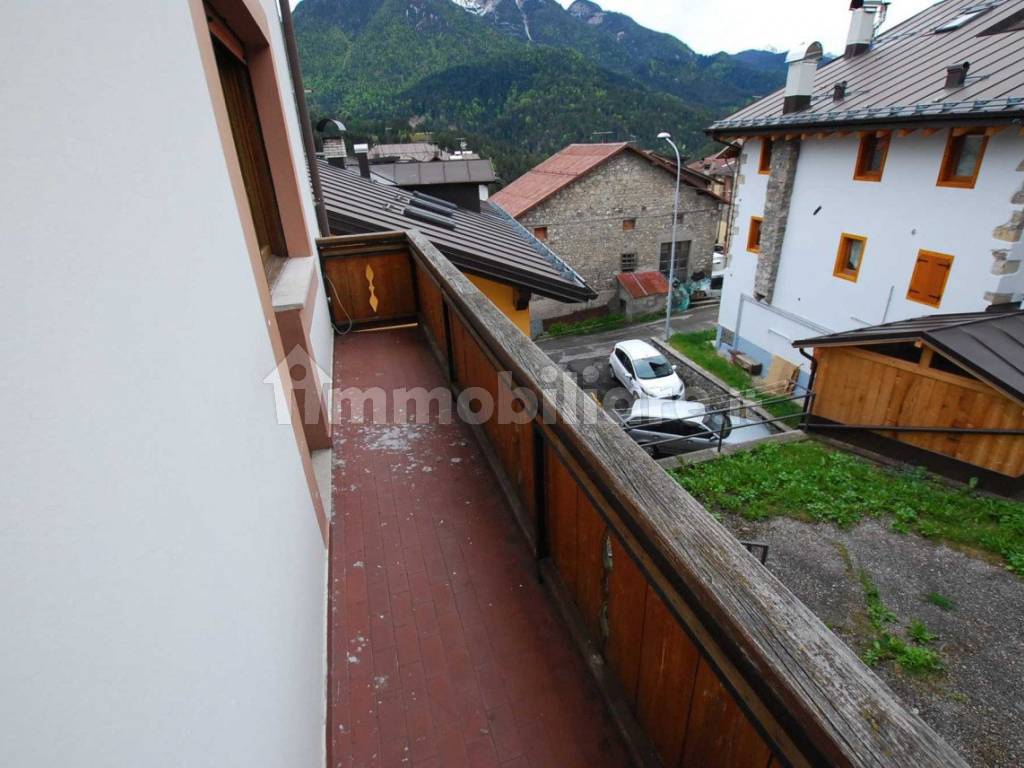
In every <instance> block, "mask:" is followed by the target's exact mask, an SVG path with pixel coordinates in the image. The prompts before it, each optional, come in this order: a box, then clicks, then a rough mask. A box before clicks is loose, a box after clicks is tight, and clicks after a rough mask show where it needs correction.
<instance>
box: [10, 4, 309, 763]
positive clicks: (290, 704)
mask: <svg viewBox="0 0 1024 768" xmlns="http://www.w3.org/2000/svg"><path fill="white" fill-rule="evenodd" d="M268 8H272V6H271V5H270V4H269V3H268ZM5 14H6V16H5V23H4V26H3V28H2V31H0V71H2V72H3V73H4V75H3V79H2V81H0V96H2V101H3V103H4V104H6V105H8V106H9V107H11V108H10V109H8V110H7V111H6V112H5V117H4V119H3V120H0V167H2V169H3V175H2V179H0V233H2V237H3V251H4V265H5V270H6V275H5V279H4V280H3V281H2V283H0V285H2V288H0V290H2V291H3V294H4V295H3V298H2V301H0V318H2V322H3V327H4V329H5V331H4V334H3V337H2V340H0V351H2V353H3V360H4V362H5V365H4V366H3V369H2V371H0V387H2V392H3V393H4V398H3V400H4V406H3V409H2V416H0V441H2V442H0V450H2V459H3V461H2V466H3V469H2V471H0V495H2V498H3V499H4V504H3V511H2V512H0V552H2V553H3V555H2V557H0V585H2V586H0V616H2V617H3V624H4V628H3V631H0V722H2V723H3V726H2V727H0V764H3V765H9V766H18V767H19V768H43V767H47V768H48V767H49V766H55V765H60V766H68V767H69V768H72V767H78V766H88V767H89V768H96V767H97V766H132V767H133V768H134V767H135V766H142V765H144V766H147V767H160V766H190V767H191V766H217V767H218V768H220V767H222V766H229V765H246V766H280V767H281V768H285V767H287V768H292V767H293V766H315V765H321V764H322V759H323V714H324V669H323V645H324V568H325V557H324V555H325V553H324V548H323V543H322V541H321V538H320V533H319V530H318V528H317V525H316V521H315V518H314V514H313V510H312V505H311V501H310V496H309V492H308V489H307V486H306V481H305V477H304V475H303V471H302V467H301V464H300V459H299V454H298V451H297V448H296V442H295V439H294V435H293V433H292V430H291V428H290V427H288V426H280V425H278V424H277V422H276V419H275V409H274V398H273V393H272V391H271V389H270V388H269V387H268V386H266V385H265V384H263V383H262V382H263V380H264V378H265V377H266V376H267V374H268V373H269V372H270V371H271V369H272V368H273V366H274V359H273V354H272V350H271V346H270V342H269V339H268V336H267V332H266V328H265V320H264V316H263V314H262V313H261V310H260V305H259V301H258V296H257V292H256V287H255V281H254V278H253V274H252V268H251V266H250V261H249V257H248V255H247V252H246V250H245V247H244V243H243V239H242V232H241V227H240V224H239V217H238V211H237V207H236V205H235V201H234V198H233V196H232V192H231V189H230V186H229V183H228V179H227V176H226V172H225V162H224V156H223V151H222V147H221V143H220V140H219V137H218V135H217V131H216V127H215V124H214V120H213V117H212V113H211V107H210V100H209V93H208V89H207V84H206V82H205V79H204V74H203V72H202V69H201V67H200V62H199V57H198V50H197V45H196V39H195V32H194V30H193V26H192V20H191V17H190V14H189V10H188V7H187V5H186V4H185V3H152V2H147V3H127V4H125V3H115V2H112V1H111V0H103V1H100V0H97V1H96V2H89V3H78V2H70V1H68V0H65V1H63V2H55V3H50V4H47V6H46V7H45V8H43V7H40V6H39V5H38V4H32V3H14V4H9V5H8V7H7V8H6V9H5ZM268 17H270V18H272V19H276V16H275V15H272V14H271V13H269V12H268ZM297 156H298V157H301V155H297ZM320 343H321V344H322V343H323V340H322V339H320Z"/></svg>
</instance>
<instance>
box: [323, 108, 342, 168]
mask: <svg viewBox="0 0 1024 768" xmlns="http://www.w3.org/2000/svg"><path fill="white" fill-rule="evenodd" d="M316 129H317V131H318V132H319V133H320V138H321V140H322V141H323V145H324V160H326V161H327V162H328V163H330V164H331V165H333V166H335V167H336V168H344V167H345V158H347V157H348V149H347V148H346V147H345V133H346V132H347V129H346V128H345V124H344V123H342V122H341V121H340V120H333V119H331V118H325V119H323V120H321V121H320V122H319V123H317V124H316Z"/></svg>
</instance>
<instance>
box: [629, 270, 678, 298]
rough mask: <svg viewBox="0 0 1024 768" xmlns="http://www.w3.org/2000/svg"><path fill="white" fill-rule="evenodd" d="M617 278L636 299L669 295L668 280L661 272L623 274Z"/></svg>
mask: <svg viewBox="0 0 1024 768" xmlns="http://www.w3.org/2000/svg"><path fill="white" fill-rule="evenodd" d="M616 278H617V279H618V281H619V285H621V286H622V287H623V288H625V289H626V291H627V292H628V293H629V295H630V296H632V297H633V298H634V299H643V298H645V297H647V296H664V295H665V294H667V293H668V279H667V278H666V277H665V276H664V275H663V274H661V272H623V273H622V274H619V275H616Z"/></svg>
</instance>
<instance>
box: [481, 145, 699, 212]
mask: <svg viewBox="0 0 1024 768" xmlns="http://www.w3.org/2000/svg"><path fill="white" fill-rule="evenodd" d="M623 152H633V153H635V154H637V155H639V156H640V157H642V158H644V159H645V160H649V161H650V162H651V163H653V164H654V165H656V166H658V167H659V168H662V169H664V170H665V171H667V172H668V173H671V174H673V175H675V172H676V166H675V163H672V162H669V161H668V160H665V159H664V158H662V157H659V156H658V155H655V154H654V153H652V152H646V151H644V150H642V149H638V148H636V147H634V146H633V145H632V144H627V143H625V142H619V143H617V144H570V145H569V146H568V147H566V148H565V149H563V150H562V151H561V152H559V153H557V154H555V155H552V156H551V157H549V158H548V159H547V160H545V161H544V162H543V163H541V164H540V165H538V166H537V167H536V168H534V169H533V170H532V171H528V172H527V173H525V174H523V175H522V176H520V177H519V178H518V179H516V180H515V181H513V182H512V183H511V184H509V185H508V186H507V187H505V188H504V189H502V190H501V191H500V192H497V193H496V194H495V195H493V196H492V197H491V202H492V203H497V204H498V205H500V206H501V207H502V208H504V209H505V210H506V211H508V212H509V213H510V214H511V215H512V216H514V217H516V218H518V217H519V216H522V215H523V214H524V213H526V212H527V211H529V210H531V209H533V208H536V207H537V206H538V205H540V204H541V203H542V202H544V201H545V200H547V199H548V198H549V197H551V196H552V195H554V194H555V193H556V192H560V191H561V190H562V189H564V188H565V187H567V186H569V185H570V184H572V183H573V182H575V181H577V180H579V179H581V178H583V177H584V176H586V175H587V174H589V173H590V172H591V171H593V170H595V169H596V168H598V167H600V166H601V165H603V164H604V163H606V162H608V161H609V160H611V159H612V158H613V157H616V156H618V155H620V154H622V153H623ZM683 181H684V183H686V184H688V185H690V186H692V187H695V188H697V189H699V190H701V191H704V192H707V194H709V195H711V194H713V193H711V192H709V191H708V188H707V187H708V180H707V179H706V177H703V176H701V175H700V174H695V173H693V174H691V172H690V171H688V170H687V169H685V168H684V169H683Z"/></svg>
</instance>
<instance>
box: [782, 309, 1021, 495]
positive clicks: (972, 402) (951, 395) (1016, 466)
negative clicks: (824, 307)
mask: <svg viewBox="0 0 1024 768" xmlns="http://www.w3.org/2000/svg"><path fill="white" fill-rule="evenodd" d="M794 346H795V347H799V348H802V349H805V348H813V349H814V359H815V365H814V375H813V380H812V383H811V388H812V392H813V394H814V398H813V402H812V407H811V415H810V416H809V417H808V427H809V428H810V429H812V430H821V431H824V432H833V433H838V434H836V436H837V437H841V438H842V439H843V440H848V441H850V442H859V443H868V444H869V447H871V448H873V449H875V450H879V451H882V452H884V453H887V454H891V455H894V456H896V457H897V458H901V459H905V460H908V461H913V462H916V463H922V464H926V465H928V466H930V467H932V468H933V469H936V470H938V471H940V472H944V473H946V474H950V475H953V476H956V477H960V478H967V477H978V478H979V479H981V480H983V481H988V484H989V485H992V486H998V487H1001V488H1004V489H1010V490H1020V489H1021V488H1024V483H1022V476H1024V312H1021V311H1017V310H1013V311H1008V312H988V313H973V314H958V315H932V316H930V317H922V318H917V319H914V320H903V321H900V322H895V323H888V324H886V325H878V326H873V327H870V328H861V329H858V330H854V331H848V332H845V333H836V334H832V335H830V336H822V337H819V338H814V339H805V340H802V341H797V342H795V343H794Z"/></svg>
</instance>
